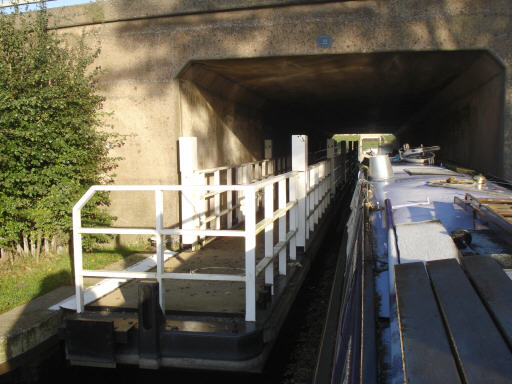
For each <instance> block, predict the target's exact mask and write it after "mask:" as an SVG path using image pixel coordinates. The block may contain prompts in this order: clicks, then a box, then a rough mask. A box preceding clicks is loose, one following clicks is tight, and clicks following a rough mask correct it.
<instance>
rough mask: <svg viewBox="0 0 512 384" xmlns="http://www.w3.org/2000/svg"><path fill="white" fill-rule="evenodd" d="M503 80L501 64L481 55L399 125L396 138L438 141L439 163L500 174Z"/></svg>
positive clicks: (427, 143)
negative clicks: (403, 125) (405, 121)
mask: <svg viewBox="0 0 512 384" xmlns="http://www.w3.org/2000/svg"><path fill="white" fill-rule="evenodd" d="M504 80H505V73H504V68H503V67H502V65H501V63H499V62H497V61H496V60H495V59H494V58H493V57H491V56H490V55H487V54H482V55H481V56H480V57H479V58H478V59H477V60H476V61H475V62H474V63H473V65H472V66H471V67H470V68H469V69H468V70H467V71H466V72H464V73H463V74H461V75H460V76H459V77H458V78H457V79H455V80H454V81H453V82H452V83H451V84H450V85H449V86H447V87H446V88H445V89H444V90H443V91H441V92H440V93H439V94H437V95H436V97H435V98H433V99H432V100H431V102H430V103H429V104H428V105H426V106H425V108H423V109H422V110H421V111H420V112H419V113H418V114H417V115H416V116H415V117H414V118H413V119H412V120H411V121H410V122H409V123H408V124H407V125H406V126H405V127H403V128H404V129H405V132H403V133H402V134H401V137H402V141H403V142H404V140H405V141H408V140H410V139H412V138H415V139H416V140H418V139H420V140H423V141H422V142H423V143H424V144H425V145H440V146H441V151H440V152H439V156H440V158H441V159H442V160H443V161H448V162H453V163H456V164H459V165H463V166H464V167H468V168H470V169H474V170H478V171H480V172H484V173H486V174H489V175H495V176H497V175H500V176H501V175H503V165H504V164H503V150H504V148H503V145H502V143H503V129H502V127H503V107H504V103H503V102H504V84H505V82H504Z"/></svg>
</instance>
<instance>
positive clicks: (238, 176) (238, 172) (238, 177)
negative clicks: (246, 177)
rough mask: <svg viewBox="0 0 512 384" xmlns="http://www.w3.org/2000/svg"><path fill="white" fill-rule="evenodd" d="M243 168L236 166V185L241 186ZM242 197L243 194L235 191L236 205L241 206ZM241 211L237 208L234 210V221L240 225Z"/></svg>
mask: <svg viewBox="0 0 512 384" xmlns="http://www.w3.org/2000/svg"><path fill="white" fill-rule="evenodd" d="M243 174H244V173H243V167H241V166H237V167H236V183H237V184H238V185H241V184H243V183H244V182H243ZM242 197H243V192H242V191H236V202H237V204H238V205H241V204H242ZM242 216H243V215H242V210H241V209H240V207H238V208H237V209H236V220H237V223H241V222H242Z"/></svg>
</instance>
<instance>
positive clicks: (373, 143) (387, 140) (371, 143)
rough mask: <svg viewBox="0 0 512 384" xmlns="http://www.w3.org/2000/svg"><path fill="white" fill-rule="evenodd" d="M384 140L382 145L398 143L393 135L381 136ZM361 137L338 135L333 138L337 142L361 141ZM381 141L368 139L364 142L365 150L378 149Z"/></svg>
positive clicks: (356, 135)
mask: <svg viewBox="0 0 512 384" xmlns="http://www.w3.org/2000/svg"><path fill="white" fill-rule="evenodd" d="M377 135H378V134H377ZM380 136H381V137H382V139H383V141H382V144H391V143H393V142H394V141H396V137H395V135H393V134H382V135H380ZM360 137H361V136H360V135H358V134H341V133H340V134H336V135H334V136H333V137H332V138H333V139H334V140H336V141H338V142H339V141H359V138H360ZM378 145H379V141H378V140H377V139H366V140H363V150H366V149H370V148H377V147H378Z"/></svg>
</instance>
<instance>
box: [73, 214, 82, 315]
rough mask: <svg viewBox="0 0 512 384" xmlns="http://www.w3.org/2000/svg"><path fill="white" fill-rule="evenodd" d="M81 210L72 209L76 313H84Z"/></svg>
mask: <svg viewBox="0 0 512 384" xmlns="http://www.w3.org/2000/svg"><path fill="white" fill-rule="evenodd" d="M80 216H81V209H76V208H73V263H74V270H75V291H76V292H75V297H76V312H77V313H82V312H83V311H84V277H83V276H82V271H83V257H82V234H81V233H80V229H81V228H82V220H81V217H80Z"/></svg>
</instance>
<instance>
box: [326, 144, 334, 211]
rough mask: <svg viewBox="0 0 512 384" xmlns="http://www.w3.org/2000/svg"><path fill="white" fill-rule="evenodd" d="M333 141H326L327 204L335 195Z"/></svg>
mask: <svg viewBox="0 0 512 384" xmlns="http://www.w3.org/2000/svg"><path fill="white" fill-rule="evenodd" d="M335 143H336V142H335V141H334V140H333V139H327V161H328V162H329V164H328V171H327V172H328V174H329V178H328V182H329V186H328V188H329V198H328V202H329V203H330V202H331V199H334V195H335V193H336V175H335V174H334V168H335V167H336V162H335V156H336V151H335Z"/></svg>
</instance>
